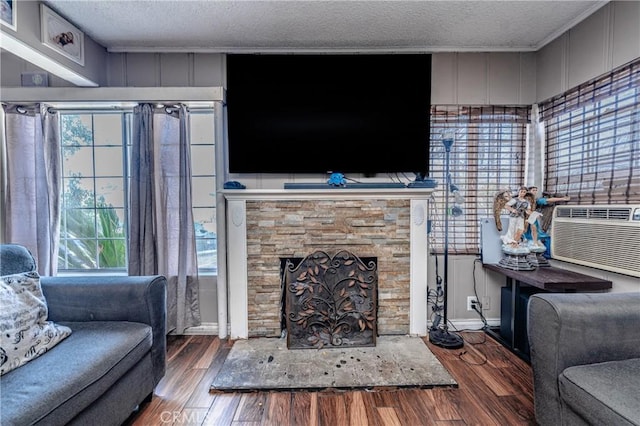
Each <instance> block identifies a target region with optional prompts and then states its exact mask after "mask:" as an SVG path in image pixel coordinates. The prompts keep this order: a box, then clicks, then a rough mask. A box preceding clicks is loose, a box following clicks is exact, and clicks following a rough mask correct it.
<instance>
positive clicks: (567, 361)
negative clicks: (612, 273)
mask: <svg viewBox="0 0 640 426" xmlns="http://www.w3.org/2000/svg"><path fill="white" fill-rule="evenodd" d="M528 315H529V318H528V324H527V327H528V332H529V344H530V347H531V352H530V355H531V367H532V369H533V386H534V403H535V413H536V421H537V422H538V423H539V424H540V425H543V426H545V425H554V426H555V425H585V424H591V425H640V293H570V294H566V293H538V294H535V295H533V296H531V298H530V299H529V309H528Z"/></svg>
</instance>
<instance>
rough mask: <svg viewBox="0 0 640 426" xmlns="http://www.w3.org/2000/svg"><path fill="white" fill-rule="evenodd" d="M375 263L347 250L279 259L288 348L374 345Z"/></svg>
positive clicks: (372, 259)
mask: <svg viewBox="0 0 640 426" xmlns="http://www.w3.org/2000/svg"><path fill="white" fill-rule="evenodd" d="M377 261H378V260H377V257H362V258H360V257H358V256H356V255H354V254H352V253H350V252H348V251H346V250H342V251H340V252H338V253H336V254H335V255H334V256H330V255H329V254H327V253H326V252H324V251H316V252H314V253H312V254H310V255H309V256H307V257H305V258H300V257H293V258H280V277H281V280H280V282H281V289H282V291H281V295H282V296H281V310H280V312H281V313H282V314H281V329H282V333H283V334H286V337H287V347H288V348H290V349H303V348H324V347H352V346H375V342H376V337H377V313H378V312H377V311H378V271H377Z"/></svg>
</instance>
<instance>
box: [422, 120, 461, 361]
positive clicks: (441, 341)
mask: <svg viewBox="0 0 640 426" xmlns="http://www.w3.org/2000/svg"><path fill="white" fill-rule="evenodd" d="M454 136H455V133H454V132H453V131H450V130H448V131H445V132H443V134H442V144H443V145H444V149H445V173H444V175H445V181H446V183H445V198H444V203H445V207H444V276H443V295H444V297H443V302H442V303H443V315H442V319H441V321H438V320H436V321H434V324H433V325H432V327H431V329H430V330H429V341H430V342H431V343H433V344H434V345H436V346H439V347H441V348H445V349H457V348H461V347H462V346H463V345H464V341H463V340H462V337H460V335H459V334H457V333H454V332H451V331H449V325H448V324H447V290H448V289H447V286H448V278H449V193H450V192H451V191H452V187H453V185H452V184H451V175H450V174H449V154H450V153H451V147H452V146H453V140H454ZM456 189H457V188H456ZM438 319H439V318H438Z"/></svg>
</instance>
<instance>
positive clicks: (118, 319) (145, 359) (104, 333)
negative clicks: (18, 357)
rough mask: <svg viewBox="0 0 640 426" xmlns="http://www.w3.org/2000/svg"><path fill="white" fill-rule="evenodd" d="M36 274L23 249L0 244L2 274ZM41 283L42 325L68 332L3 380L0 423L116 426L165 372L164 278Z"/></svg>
mask: <svg viewBox="0 0 640 426" xmlns="http://www.w3.org/2000/svg"><path fill="white" fill-rule="evenodd" d="M34 270H36V265H35V261H34V259H33V257H32V256H31V253H29V251H28V250H27V249H26V248H25V247H23V246H19V245H15V244H2V245H0V275H13V274H19V273H23V272H28V271H34ZM40 283H41V286H42V291H43V293H44V296H45V298H46V302H47V307H48V311H49V316H48V319H49V320H50V321H53V322H56V323H58V324H61V325H65V326H67V327H69V328H71V330H72V333H71V335H70V336H69V337H67V338H66V339H64V340H62V341H61V342H60V343H59V344H58V345H56V346H55V347H53V348H52V349H51V350H49V351H47V352H45V353H44V354H42V355H40V356H39V357H37V358H35V359H33V360H31V361H29V362H28V363H26V364H25V365H23V366H21V367H18V368H17V369H15V370H12V371H9V372H8V373H7V374H5V375H3V376H2V378H1V379H0V414H1V417H0V424H2V425H21V424H41V423H42V424H53V425H56V424H60V425H63V424H101V425H107V424H112V425H120V424H122V422H123V421H125V420H126V419H127V417H128V416H129V415H131V413H132V412H133V410H134V409H135V408H136V407H137V406H138V405H139V404H141V403H142V402H143V401H148V400H150V398H151V396H152V394H153V389H154V387H155V386H156V385H157V384H158V382H159V381H160V379H161V378H162V377H163V376H164V373H165V363H166V335H165V334H166V279H165V277H163V276H159V275H158V276H141V277H130V276H91V275H87V276H78V277H41V278H40Z"/></svg>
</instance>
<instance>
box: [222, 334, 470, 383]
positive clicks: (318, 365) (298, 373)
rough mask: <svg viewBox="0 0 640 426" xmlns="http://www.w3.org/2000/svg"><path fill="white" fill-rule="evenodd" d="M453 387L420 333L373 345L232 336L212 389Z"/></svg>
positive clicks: (379, 338) (385, 339) (385, 338)
mask: <svg viewBox="0 0 640 426" xmlns="http://www.w3.org/2000/svg"><path fill="white" fill-rule="evenodd" d="M433 387H458V384H457V383H456V381H455V380H454V379H453V378H452V377H451V375H450V374H449V372H448V371H447V370H446V369H445V368H444V367H443V366H442V364H441V363H440V361H438V359H437V358H436V357H435V355H433V353H432V352H431V351H430V350H429V348H428V347H427V345H426V344H425V343H424V341H423V340H422V339H421V338H419V337H410V336H379V337H378V338H377V342H376V346H375V347H358V348H353V347H352V348H345V349H342V348H330V349H291V350H290V349H287V343H286V339H278V338H253V339H248V340H237V341H236V342H235V343H234V344H233V347H232V348H231V350H230V352H229V354H228V356H227V359H226V360H225V362H224V364H223V365H222V368H221V369H220V372H219V373H218V375H217V376H216V377H215V379H214V381H213V384H212V385H211V392H247V391H255V390H324V389H343V390H347V389H372V390H373V389H375V390H382V389H389V388H433Z"/></svg>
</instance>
